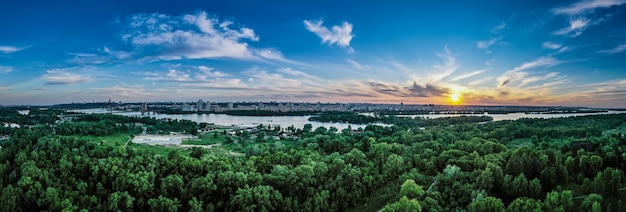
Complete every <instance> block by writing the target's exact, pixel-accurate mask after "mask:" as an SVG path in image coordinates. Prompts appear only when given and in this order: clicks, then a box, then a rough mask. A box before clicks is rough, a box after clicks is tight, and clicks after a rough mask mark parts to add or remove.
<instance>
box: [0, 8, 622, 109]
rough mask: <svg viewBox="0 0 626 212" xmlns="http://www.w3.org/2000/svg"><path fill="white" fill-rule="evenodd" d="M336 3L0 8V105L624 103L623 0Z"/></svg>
mask: <svg viewBox="0 0 626 212" xmlns="http://www.w3.org/2000/svg"><path fill="white" fill-rule="evenodd" d="M336 2H337V1H309V2H305V1H185V0H183V1H176V3H173V2H172V1H93V2H92V1H63V3H58V2H57V1H4V2H2V5H3V6H2V7H0V27H1V28H2V31H1V33H0V104H3V105H10V104H56V103H66V102H91V101H106V100H108V99H112V100H113V101H123V102H143V101H148V102H151V101H195V100H197V99H204V100H210V101H274V100H275V99H276V100H278V101H293V102H318V101H320V102H372V103H400V102H404V103H405V104H431V103H432V104H454V103H455V102H451V101H450V97H451V96H459V97H460V99H461V101H460V104H472V105H476V104H478V105H564V106H565V105H567V106H591V107H624V105H625V103H626V95H624V94H626V70H625V68H624V67H626V60H624V58H626V52H625V51H626V21H624V20H626V14H624V13H625V11H626V10H625V9H626V0H593V1H590V0H585V1H497V2H493V1H438V2H433V1H398V2H394V3H393V4H391V3H389V2H382V1H343V2H341V3H336ZM456 104H458V102H457V103H456Z"/></svg>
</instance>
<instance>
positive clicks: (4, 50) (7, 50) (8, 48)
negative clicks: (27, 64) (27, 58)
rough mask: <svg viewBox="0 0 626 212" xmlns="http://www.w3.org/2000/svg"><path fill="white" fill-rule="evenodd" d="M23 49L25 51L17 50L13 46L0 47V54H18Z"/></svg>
mask: <svg viewBox="0 0 626 212" xmlns="http://www.w3.org/2000/svg"><path fill="white" fill-rule="evenodd" d="M23 49H25V48H18V47H15V46H0V52H2V53H5V54H9V53H13V52H18V51H21V50H23Z"/></svg>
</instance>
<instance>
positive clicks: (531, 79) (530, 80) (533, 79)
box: [519, 72, 559, 87]
mask: <svg viewBox="0 0 626 212" xmlns="http://www.w3.org/2000/svg"><path fill="white" fill-rule="evenodd" d="M558 75H559V73H558V72H551V73H548V74H547V75H545V76H534V77H527V78H525V79H523V80H522V83H521V84H520V85H519V86H520V87H523V86H525V85H527V84H530V83H533V82H537V81H542V80H548V79H551V78H554V77H557V76H558Z"/></svg>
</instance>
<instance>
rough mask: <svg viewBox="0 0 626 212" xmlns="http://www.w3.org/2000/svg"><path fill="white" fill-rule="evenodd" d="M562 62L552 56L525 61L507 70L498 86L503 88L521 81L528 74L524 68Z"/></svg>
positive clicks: (499, 79)
mask: <svg viewBox="0 0 626 212" xmlns="http://www.w3.org/2000/svg"><path fill="white" fill-rule="evenodd" d="M560 63H562V62H561V61H559V60H556V59H554V58H552V57H540V58H538V59H536V60H534V61H531V62H526V63H523V64H522V65H520V66H517V67H515V68H513V69H511V70H509V71H506V72H505V73H504V74H503V75H502V76H501V77H499V78H498V88H502V87H504V86H505V85H507V84H509V83H512V82H515V81H519V80H521V79H523V78H524V77H526V76H527V75H528V73H527V72H524V70H527V69H533V68H538V67H550V66H555V65H558V64H560Z"/></svg>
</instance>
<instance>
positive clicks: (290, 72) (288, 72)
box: [276, 68, 317, 78]
mask: <svg viewBox="0 0 626 212" xmlns="http://www.w3.org/2000/svg"><path fill="white" fill-rule="evenodd" d="M276 72H278V73H281V74H286V75H290V76H294V77H302V78H317V77H316V76H312V75H309V74H307V73H304V72H302V71H298V70H294V69H292V68H279V69H276Z"/></svg>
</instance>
